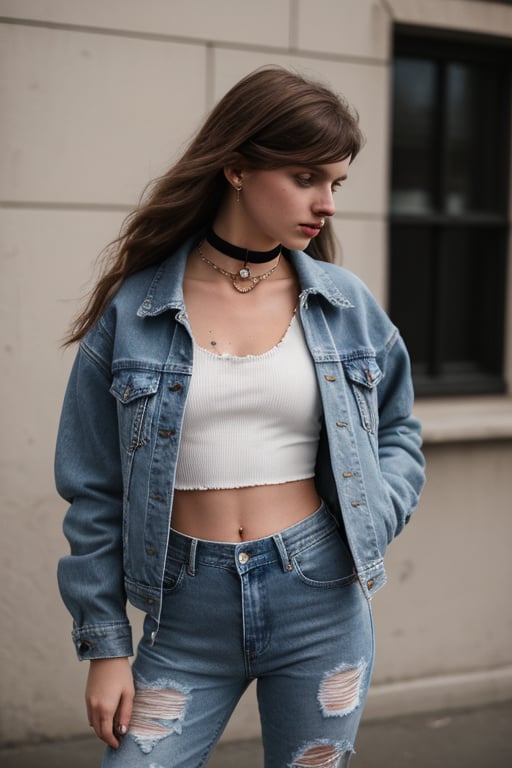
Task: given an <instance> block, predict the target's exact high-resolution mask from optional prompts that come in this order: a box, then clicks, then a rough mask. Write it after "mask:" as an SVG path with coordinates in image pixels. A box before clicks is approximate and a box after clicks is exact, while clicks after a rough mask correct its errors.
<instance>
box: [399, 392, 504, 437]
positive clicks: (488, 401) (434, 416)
mask: <svg viewBox="0 0 512 768" xmlns="http://www.w3.org/2000/svg"><path fill="white" fill-rule="evenodd" d="M414 415H415V416H417V417H418V419H419V420H420V421H421V422H422V425H423V441H424V443H425V444H426V445H428V444H435V443H459V442H468V441H480V440H507V439H512V397H507V396H500V397H460V398H442V399H441V398H439V399H434V398H431V399H427V398H425V399H420V400H417V401H416V403H415V407H414Z"/></svg>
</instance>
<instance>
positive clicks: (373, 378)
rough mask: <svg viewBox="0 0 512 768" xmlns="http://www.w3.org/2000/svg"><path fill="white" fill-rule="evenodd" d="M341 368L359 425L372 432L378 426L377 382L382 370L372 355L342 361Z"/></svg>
mask: <svg viewBox="0 0 512 768" xmlns="http://www.w3.org/2000/svg"><path fill="white" fill-rule="evenodd" d="M343 369H344V371H345V376H346V378H347V381H348V383H349V386H350V389H351V391H352V394H353V396H354V399H355V401H356V404H357V409H358V412H359V417H360V419H361V425H362V426H363V428H364V429H365V430H366V431H367V432H371V433H372V434H373V433H375V432H377V429H378V426H379V406H378V400H377V384H378V383H379V381H380V380H381V379H382V376H383V374H382V371H381V369H380V368H379V366H378V365H377V362H376V360H375V359H374V358H372V357H365V358H359V359H357V360H348V361H344V362H343Z"/></svg>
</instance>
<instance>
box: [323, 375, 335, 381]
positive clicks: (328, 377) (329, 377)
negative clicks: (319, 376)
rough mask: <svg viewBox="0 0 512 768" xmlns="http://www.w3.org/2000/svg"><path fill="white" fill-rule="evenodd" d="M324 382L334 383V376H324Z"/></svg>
mask: <svg viewBox="0 0 512 768" xmlns="http://www.w3.org/2000/svg"><path fill="white" fill-rule="evenodd" d="M324 379H325V380H326V381H336V376H324Z"/></svg>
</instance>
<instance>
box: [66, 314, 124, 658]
mask: <svg viewBox="0 0 512 768" xmlns="http://www.w3.org/2000/svg"><path fill="white" fill-rule="evenodd" d="M93 335H96V337H97V338H100V337H102V342H101V344H102V345H103V347H102V348H101V349H100V352H101V354H100V353H99V352H98V348H99V346H101V345H96V349H94V346H93V345H88V344H87V343H86V342H85V343H84V342H82V344H81V346H80V350H79V352H78V355H77V357H76V360H75V363H74V366H73V369H72V372H71V376H70V379H69V382H68V386H67V390H66V394H65V398H64V405H63V409H62V415H61V420H60V425H59V431H58V437H57V448H56V455H55V479H56V486H57V490H58V492H59V494H60V495H61V496H62V497H63V498H64V499H66V500H67V501H68V502H69V504H70V507H69V510H68V512H67V514H66V517H65V521H64V534H65V536H66V538H67V539H68V541H69V545H70V554H69V555H67V556H66V557H63V558H62V559H61V560H60V561H59V565H58V582H59V588H60V592H61V595H62V598H63V600H64V603H65V604H66V607H67V608H68V610H69V611H70V613H71V615H72V617H73V633H72V634H73V640H74V643H75V647H76V650H77V654H78V657H79V658H80V659H95V658H108V657H115V656H130V655H132V653H133V651H132V638H131V628H130V625H129V622H128V619H127V616H126V595H125V591H124V585H123V546H122V544H123V540H122V537H123V533H122V521H123V483H122V469H121V461H120V454H119V438H118V428H117V416H116V405H115V399H114V398H113V397H112V395H111V394H110V393H109V389H110V369H109V365H108V363H107V362H106V361H105V359H106V358H105V348H106V347H107V346H108V343H109V342H108V341H107V336H106V334H104V333H102V331H101V329H97V330H96V331H93Z"/></svg>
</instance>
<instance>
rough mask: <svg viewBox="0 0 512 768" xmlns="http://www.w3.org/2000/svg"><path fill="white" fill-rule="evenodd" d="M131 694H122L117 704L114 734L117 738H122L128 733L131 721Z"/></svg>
mask: <svg viewBox="0 0 512 768" xmlns="http://www.w3.org/2000/svg"><path fill="white" fill-rule="evenodd" d="M132 710H133V693H132V692H130V693H124V694H123V695H122V697H121V701H120V702H119V707H118V710H117V714H116V717H115V721H114V722H115V733H116V734H117V736H124V735H125V734H126V733H128V728H129V726H130V720H131V719H132Z"/></svg>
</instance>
